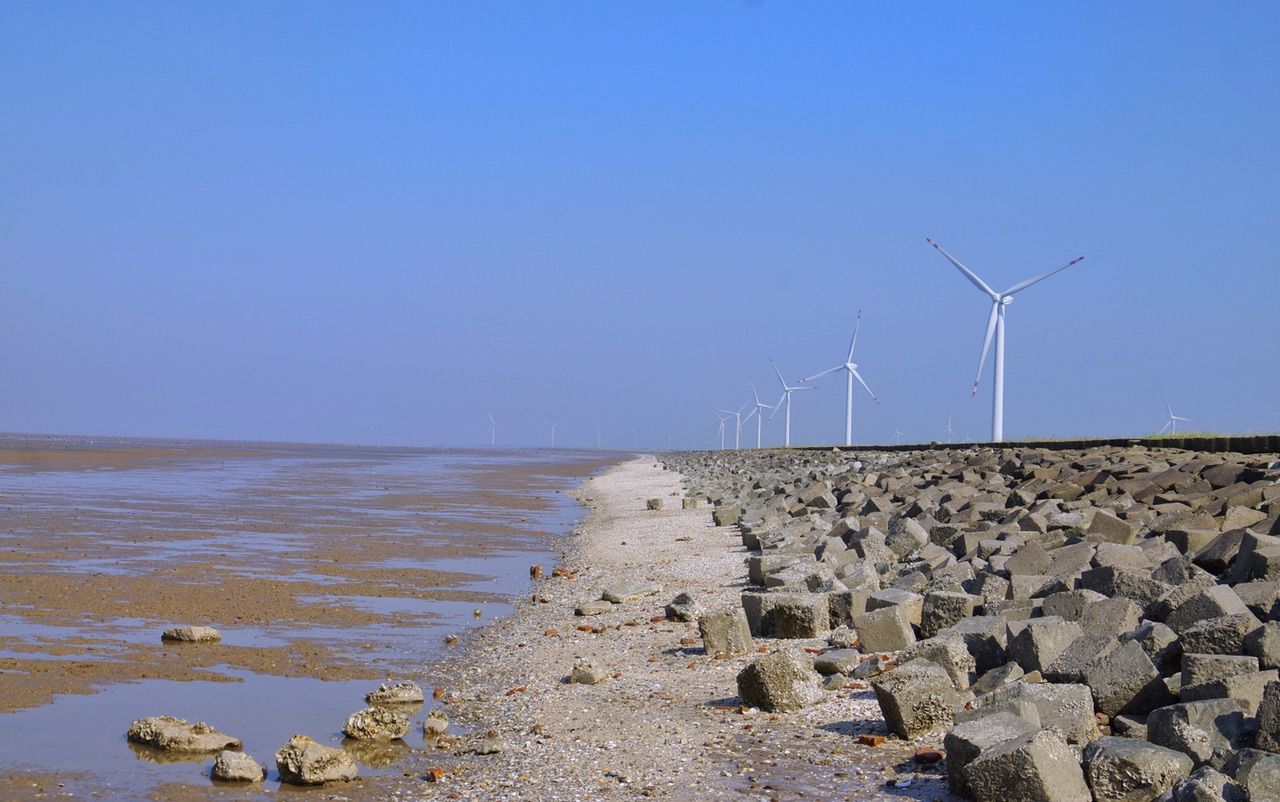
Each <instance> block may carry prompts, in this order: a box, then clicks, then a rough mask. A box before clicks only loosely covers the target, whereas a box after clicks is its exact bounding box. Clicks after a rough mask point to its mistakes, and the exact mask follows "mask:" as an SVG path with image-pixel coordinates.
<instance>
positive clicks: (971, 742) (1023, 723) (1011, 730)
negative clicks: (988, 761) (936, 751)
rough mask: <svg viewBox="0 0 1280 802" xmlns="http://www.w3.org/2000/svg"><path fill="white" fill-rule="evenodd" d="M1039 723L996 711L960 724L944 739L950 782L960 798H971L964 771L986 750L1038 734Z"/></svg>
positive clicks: (943, 744)
mask: <svg viewBox="0 0 1280 802" xmlns="http://www.w3.org/2000/svg"><path fill="white" fill-rule="evenodd" d="M1039 729H1040V726H1039V724H1038V723H1032V722H1030V721H1027V720H1026V719H1025V718H1022V717H1020V716H1018V715H1015V714H1013V713H1005V712H996V713H991V714H989V715H983V716H978V717H975V718H973V719H971V720H969V721H965V722H962V723H957V724H956V726H955V727H954V728H952V730H951V731H950V732H948V733H947V734H946V737H945V738H943V741H942V746H943V749H945V750H946V754H947V780H948V782H949V783H950V785H951V790H952V791H953V792H954V793H956V794H959V795H960V796H965V797H967V796H971V793H970V792H969V784H968V783H967V782H966V781H965V777H964V768H965V766H967V765H969V764H970V763H972V762H973V761H974V759H976V758H977V757H978V756H979V755H981V754H982V753H983V752H984V751H986V750H988V749H991V748H993V747H996V746H999V745H1000V744H1002V743H1006V742H1008V741H1012V740H1014V739H1016V738H1021V737H1025V736H1029V735H1031V734H1033V733H1035V732H1037V731H1039Z"/></svg>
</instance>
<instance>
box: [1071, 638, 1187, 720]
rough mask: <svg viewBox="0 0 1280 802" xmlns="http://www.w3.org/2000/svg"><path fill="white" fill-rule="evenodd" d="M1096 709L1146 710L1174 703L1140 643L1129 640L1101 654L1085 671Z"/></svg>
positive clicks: (1116, 711)
mask: <svg viewBox="0 0 1280 802" xmlns="http://www.w3.org/2000/svg"><path fill="white" fill-rule="evenodd" d="M1084 681H1085V684H1086V685H1088V686H1089V689H1090V690H1091V691H1093V698H1094V703H1095V704H1096V706H1097V708H1098V710H1100V711H1102V712H1103V713H1106V714H1107V715H1108V716H1115V715H1119V714H1121V713H1128V714H1142V713H1149V712H1151V711H1152V710H1155V709H1156V708H1157V707H1164V706H1165V705H1169V704H1173V703H1174V698H1173V695H1172V694H1171V693H1169V688H1168V686H1166V685H1165V684H1164V682H1163V681H1162V680H1161V678H1160V672H1158V671H1156V667H1155V665H1153V664H1152V662H1151V659H1150V658H1149V657H1147V653H1146V652H1144V651H1143V650H1142V647H1141V646H1139V645H1138V644H1137V643H1134V642H1133V641H1129V642H1127V643H1125V644H1124V645H1122V646H1120V647H1119V648H1117V649H1115V650H1113V651H1111V652H1109V653H1107V654H1105V655H1102V656H1101V657H1099V658H1098V659H1097V660H1095V661H1093V662H1092V663H1091V664H1089V666H1088V667H1086V668H1085V671H1084Z"/></svg>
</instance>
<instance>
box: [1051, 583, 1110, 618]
mask: <svg viewBox="0 0 1280 802" xmlns="http://www.w3.org/2000/svg"><path fill="white" fill-rule="evenodd" d="M1106 598H1107V597H1106V596H1103V595H1102V594H1101V593H1098V592H1097V591H1096V590H1066V591H1061V592H1059V593H1052V594H1050V595H1048V596H1045V597H1044V603H1043V604H1042V605H1041V607H1040V612H1041V613H1042V614H1043V615H1045V616H1053V615H1056V616H1058V617H1059V618H1061V619H1063V620H1064V621H1079V620H1080V619H1081V618H1082V617H1083V616H1084V611H1085V609H1086V608H1087V607H1088V606H1089V605H1091V604H1095V603H1097V602H1100V601H1105V600H1106Z"/></svg>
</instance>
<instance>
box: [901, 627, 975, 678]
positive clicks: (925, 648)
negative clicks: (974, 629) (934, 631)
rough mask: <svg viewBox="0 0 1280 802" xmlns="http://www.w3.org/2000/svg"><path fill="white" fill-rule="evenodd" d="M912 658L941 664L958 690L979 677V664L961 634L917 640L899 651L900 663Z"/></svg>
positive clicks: (907, 661) (908, 661)
mask: <svg viewBox="0 0 1280 802" xmlns="http://www.w3.org/2000/svg"><path fill="white" fill-rule="evenodd" d="M912 660H928V661H929V662H931V663H934V664H936V665H939V666H941V667H942V669H943V670H944V671H946V672H947V676H949V677H950V678H951V684H952V685H953V686H955V689H956V690H958V691H963V690H964V689H965V688H968V687H969V686H970V685H972V684H973V682H974V680H976V679H977V678H978V672H977V664H976V663H975V662H974V659H973V655H971V654H969V649H968V647H967V646H966V645H965V642H964V638H962V637H960V636H959V635H939V636H937V637H933V638H928V639H926V640H921V641H916V642H915V643H913V644H911V645H910V646H908V647H907V648H905V649H903V650H902V651H901V652H899V653H898V664H899V665H905V664H907V663H910V662H911V661H912Z"/></svg>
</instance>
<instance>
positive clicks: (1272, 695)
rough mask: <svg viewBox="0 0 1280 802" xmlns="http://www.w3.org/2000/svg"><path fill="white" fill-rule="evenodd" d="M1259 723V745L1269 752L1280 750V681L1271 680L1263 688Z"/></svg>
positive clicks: (1259, 707) (1259, 708)
mask: <svg viewBox="0 0 1280 802" xmlns="http://www.w3.org/2000/svg"><path fill="white" fill-rule="evenodd" d="M1257 724H1258V737H1257V744H1256V745H1257V747H1258V748H1259V749H1265V750H1267V751H1268V752H1280V682H1269V683H1267V685H1266V687H1264V688H1263V689H1262V704H1261V705H1259V706H1258V719H1257Z"/></svg>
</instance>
